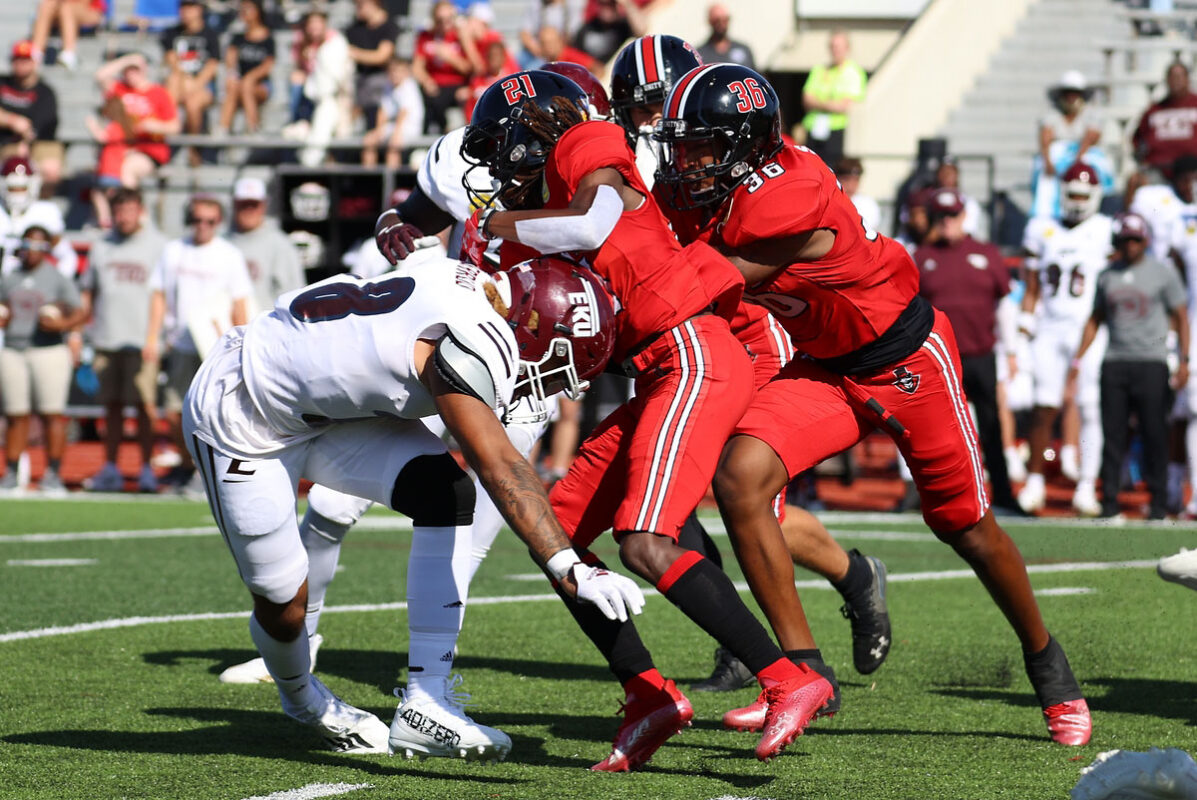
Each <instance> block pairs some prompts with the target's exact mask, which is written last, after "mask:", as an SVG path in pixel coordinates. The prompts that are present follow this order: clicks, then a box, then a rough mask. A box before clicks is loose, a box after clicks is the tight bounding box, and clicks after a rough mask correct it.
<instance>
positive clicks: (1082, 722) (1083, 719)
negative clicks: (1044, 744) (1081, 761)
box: [1043, 697, 1093, 747]
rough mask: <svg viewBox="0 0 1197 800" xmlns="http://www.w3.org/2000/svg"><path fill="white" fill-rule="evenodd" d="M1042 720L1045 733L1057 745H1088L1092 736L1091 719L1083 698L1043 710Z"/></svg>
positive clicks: (1087, 705)
mask: <svg viewBox="0 0 1197 800" xmlns="http://www.w3.org/2000/svg"><path fill="white" fill-rule="evenodd" d="M1043 718H1044V719H1045V720H1047V732H1048V733H1049V734H1051V737H1052V741H1053V742H1056V743H1057V744H1062V745H1067V746H1068V747H1080V746H1081V745H1084V744H1088V743H1089V737H1090V736H1091V735H1092V734H1093V718H1092V717H1091V716H1089V704H1088V703H1086V702H1085V698H1083V697H1082V698H1081V699H1079V700H1069V701H1067V702H1064V703H1056V704H1055V705H1054V706H1048V707H1047V708H1045V709H1043Z"/></svg>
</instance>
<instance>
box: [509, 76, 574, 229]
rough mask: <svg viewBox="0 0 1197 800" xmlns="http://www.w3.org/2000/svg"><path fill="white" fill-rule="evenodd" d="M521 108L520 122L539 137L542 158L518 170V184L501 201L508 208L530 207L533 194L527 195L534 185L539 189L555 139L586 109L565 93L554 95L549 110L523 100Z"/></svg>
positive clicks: (570, 126) (555, 142) (571, 125)
mask: <svg viewBox="0 0 1197 800" xmlns="http://www.w3.org/2000/svg"><path fill="white" fill-rule="evenodd" d="M522 111H523V116H521V117H520V124H521V125H523V126H524V127H525V128H527V130H528V132H529V133H531V134H532V135H533V136H535V137H536V138H537V139H539V140H540V142H541V144H542V146H543V147H544V159H543V162H542V163H541V165H540V166H538V167H533V168H532V169H530V170H528V171H527V172H521V173H520V176H519V182H520V185H519V187H518V188H517V189H514V190H513V191H511V192H510V193H509V194H508V196H507V197H506V198H505V199H504V205H506V206H507V207H508V208H528V207H530V206H528V202H529V201H530V200H532V199H533V198H531V197H529V195H530V194H531V193H532V191H533V187H535V188H536V190H537V191H539V187H540V177H541V174H542V173H543V172H544V164H546V163H548V160H549V155H550V154H551V153H552V152H553V148H554V147H555V146H556V145H557V140H558V139H560V138H561V136H562V135H563V134H564V133H565V132H566V131H567V130H569V129H570V128H572V127H573V126H575V125H578V124H580V123H583V122H585V121H586V120H587V119H588V115H587V113H586V112H585V111H583V110H582V109H581V108H579V107H578V106H577V104H575V103H574V102H573V101H572V100H570V99H569V98H568V97H561V96H556V97H554V98H553V105H552V109H551V110H549V109H545V108H542V107H540V106H538V105H536V104H535V103H524V105H523V108H522Z"/></svg>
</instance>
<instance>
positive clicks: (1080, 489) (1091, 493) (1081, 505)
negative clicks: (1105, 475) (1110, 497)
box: [1072, 481, 1101, 517]
mask: <svg viewBox="0 0 1197 800" xmlns="http://www.w3.org/2000/svg"><path fill="white" fill-rule="evenodd" d="M1072 508H1073V510H1074V511H1076V513H1078V514H1080V515H1081V516H1082V517H1096V516H1098V515H1100V514H1101V503H1100V502H1098V500H1097V487H1096V486H1094V485H1093V481H1081V482H1080V483H1078V484H1077V485H1076V491H1074V492H1073V493H1072Z"/></svg>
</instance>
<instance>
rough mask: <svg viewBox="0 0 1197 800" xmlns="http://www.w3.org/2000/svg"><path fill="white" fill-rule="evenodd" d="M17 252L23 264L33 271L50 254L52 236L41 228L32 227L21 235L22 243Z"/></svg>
mask: <svg viewBox="0 0 1197 800" xmlns="http://www.w3.org/2000/svg"><path fill="white" fill-rule="evenodd" d="M17 253H18V254H19V255H20V257H21V266H22V267H24V268H25V269H27V270H29V271H30V272H32V271H33V270H35V269H37V268H38V267H40V266H41V265H42V262H43V261H45V260H46V256H47V255H49V254H50V237H49V235H47V233H46V232H45V231H43V230H41V229H40V228H31V229H29V230H27V231H25V235H24V236H23V237H21V244H20V245H19V246H18V249H17Z"/></svg>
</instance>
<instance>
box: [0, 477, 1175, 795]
mask: <svg viewBox="0 0 1197 800" xmlns="http://www.w3.org/2000/svg"><path fill="white" fill-rule="evenodd" d="M368 522H369V523H370V524H368V525H365V526H362V527H361V528H359V529H358V530H355V531H354V532H353V533H351V534H350V536H349V538H348V540H347V542H346V545H345V548H344V550H343V554H342V564H343V566H344V569H343V571H342V572H341V573H340V575H339V576H338V578H337V580H336V582H335V583H334V584H333V586H332V589H331V590H330V592H329V597H328V603H329V604H330V606H332V608H329V609H327V610H326V614H325V616H324V617H323V618H322V621H321V632H322V633H323V634H324V635H325V637H326V643H325V646H324V649H323V650H321V652H320V659H319V664H318V669H317V672H318V674H320V676H321V677H322V679H323V680H324V681H325V682H326V683H327V684H328V685H329V686H330V687H331V688H332V689H333V690H334V691H336V692H337V693H338V694H340V695H341V696H342V697H344V698H345V699H346V700H348V701H349V702H351V703H354V704H355V705H358V706H361V707H364V708H367V709H369V710H371V711H373V712H375V713H377V714H378V715H379V716H380V717H382V718H383V719H384V720H386V721H389V720H390V718H391V716H392V715H393V712H394V708H395V703H396V701H395V699H394V698H393V697H392V695H391V691H392V689H393V688H394V687H395V686H396V685H399V684H401V682H402V680H403V677H402V675H403V669H402V668H403V665H404V663H405V645H406V633H405V623H406V619H405V614H404V612H403V610H402V607H401V604H399V603H397V602H396V601H399V600H402V598H403V597H404V596H405V593H404V571H405V568H406V562H407V550H408V544H409V536H408V535H407V534H406V533H405V532H404V531H403V527H404V525H403V521H402V520H400V519H399V518H397V517H394V516H387V515H372V516H371V517H369V518H368ZM714 524H715V526H717V523H714ZM211 525H212V523H211V519H210V517H209V515H208V510H207V506H206V505H205V504H200V503H189V502H184V501H173V500H171V501H167V500H155V501H141V502H134V501H129V502H103V501H98V500H78V501H71V502H58V503H52V502H44V501H35V500H28V501H4V502H0V570H2V572H0V576H2V580H0V602H2V604H3V609H4V612H3V614H2V615H0V676H3V680H2V682H0V798H21V800H36V799H39V798H45V799H46V800H49V799H50V798H55V799H57V798H228V800H241V799H242V798H250V797H257V798H261V797H271V798H279V799H280V800H281V798H286V799H287V800H306V799H307V798H314V797H320V796H326V795H329V794H330V793H332V792H334V791H335V792H340V793H344V794H339V795H338V796H345V797H348V798H350V800H370V799H371V798H529V799H531V800H537V799H539V798H545V800H556V799H557V798H589V797H595V798H598V797H610V798H669V799H673V798H677V799H678V800H682V798H685V799H686V800H690V799H691V798H698V799H699V800H705V799H706V798H720V797H732V798H745V797H758V798H778V799H780V798H853V799H854V800H870V799H871V798H919V800H929V799H931V798H969V799H971V798H977V799H978V800H979V799H981V798H1018V799H1019V800H1029V799H1038V798H1064V797H1066V796H1067V792H1068V789H1069V788H1070V787H1071V786H1072V785H1073V784H1074V783H1075V782H1076V779H1077V777H1078V774H1079V771H1080V769H1081V767H1083V766H1085V765H1087V764H1088V763H1090V762H1091V761H1092V760H1093V758H1094V756H1096V755H1097V753H1099V752H1101V751H1103V750H1108V749H1112V748H1124V749H1133V750H1145V749H1147V748H1148V747H1151V746H1153V745H1154V746H1160V747H1167V746H1172V747H1180V748H1182V749H1185V750H1187V751H1189V752H1190V753H1197V593H1193V592H1191V591H1188V590H1186V589H1184V588H1182V587H1179V586H1175V585H1172V584H1166V583H1164V582H1163V581H1161V580H1159V578H1158V577H1156V575H1155V572H1154V570H1153V569H1151V568H1150V566H1149V564H1150V563H1151V562H1152V561H1153V560H1154V559H1156V558H1158V557H1159V556H1160V555H1163V554H1167V553H1172V552H1175V551H1176V550H1177V549H1178V548H1179V547H1180V546H1181V545H1187V546H1190V547H1192V546H1194V544H1195V543H1197V541H1195V540H1197V531H1195V529H1194V528H1191V527H1181V526H1176V525H1173V526H1167V527H1154V526H1153V527H1146V526H1128V527H1124V528H1108V527H1106V528H1103V527H1096V526H1092V525H1088V526H1083V527H1082V526H1080V525H1079V524H1071V523H1068V524H1052V525H1046V524H1038V525H1036V524H1022V525H1018V526H1016V527H1014V528H1012V532H1013V535H1014V536H1015V538H1016V540H1017V542H1018V544H1019V546H1020V547H1021V548H1022V550H1023V553H1024V554H1025V556H1026V558H1027V561H1028V563H1029V564H1031V565H1033V569H1034V570H1035V571H1034V573H1033V574H1032V582H1033V584H1034V586H1035V589H1036V590H1037V591H1038V592H1041V596H1040V603H1041V605H1042V608H1043V611H1044V614H1045V616H1046V618H1047V621H1048V624H1049V626H1050V627H1051V628H1052V630H1053V631H1054V633H1055V634H1056V635H1057V638H1059V639H1060V640H1061V642H1062V643H1063V644H1064V645H1065V647H1066V648H1067V650H1068V653H1069V656H1070V658H1071V660H1072V664H1073V667H1074V669H1075V671H1076V673H1077V675H1078V677H1079V678H1080V679H1081V682H1082V684H1083V685H1084V687H1085V689H1086V692H1087V694H1088V696H1089V700H1090V704H1091V706H1092V709H1093V716H1094V724H1095V731H1094V737H1093V742H1092V743H1091V744H1090V745H1088V746H1087V747H1084V748H1079V749H1065V748H1062V747H1059V746H1056V745H1053V744H1052V743H1051V742H1050V741H1048V739H1047V737H1046V733H1045V728H1044V726H1043V723H1042V720H1041V718H1040V714H1039V709H1038V706H1037V704H1036V702H1035V699H1034V696H1033V694H1032V692H1031V689H1030V685H1029V684H1028V682H1027V680H1026V677H1025V674H1024V672H1023V667H1022V660H1021V656H1020V654H1019V651H1018V645H1017V642H1016V640H1015V639H1014V636H1013V634H1012V633H1011V632H1010V631H1009V629H1008V627H1007V626H1006V624H1005V622H1004V620H1003V619H1002V618H1001V616H1000V614H999V613H998V611H997V610H996V608H995V607H994V606H993V604H992V603H991V602H990V601H989V599H988V597H987V596H986V595H985V593H984V591H983V590H982V588H981V587H980V585H979V583H978V582H977V581H976V579H975V578H972V577H970V576H969V575H968V574H964V573H962V572H961V570H962V569H963V564H962V563H961V562H959V561H958V560H957V559H956V558H955V556H954V555H953V554H952V552H951V551H950V550H949V549H948V548H946V547H944V546H943V545H941V544H939V543H937V542H935V541H934V540H933V539H932V537H931V536H930V535H929V534H927V533H926V529H925V528H924V527H923V526H922V524H921V523H920V522H919V521H918V520H917V519H915V518H913V517H904V518H899V517H885V518H882V517H876V518H874V517H867V516H863V517H862V516H857V517H852V516H843V515H841V516H838V517H836V516H834V515H833V516H832V517H830V519H829V526H830V527H832V528H833V530H834V531H835V533H836V535H837V536H838V537H839V538H840V539H841V541H843V542H844V543H845V546H850V547H859V548H860V549H862V550H863V551H865V552H866V553H870V554H875V555H877V556H880V557H881V558H882V559H883V560H885V562H886V563H887V564H888V566H889V568H890V571H891V573H892V574H893V576H894V579H893V580H892V582H891V584H890V599H891V612H892V615H893V622H894V633H895V644H894V648H893V651H892V653H891V655H890V658H889V661H888V662H887V663H886V664H885V665H884V666H883V667H882V668H881V669H880V670H879V671H878V672H877V673H875V674H874V675H872V676H869V677H868V678H862V677H861V676H859V675H857V674H856V673H855V672H853V670H852V668H851V653H850V640H849V635H848V626H847V623H846V622H845V621H844V620H843V619H842V618H841V617H840V615H839V613H838V611H837V606H838V605H839V597H838V595H836V594H835V593H834V592H833V591H830V590H828V588H827V587H826V585H825V584H824V585H819V584H818V583H817V582H815V581H811V582H810V588H804V589H803V598H804V601H805V602H806V604H807V608H808V614H809V616H810V618H811V620H812V625H813V627H814V629H815V634H816V636H818V637H819V638H820V641H821V643H822V645H823V650H824V654H825V655H826V656H827V659H828V661H829V663H831V664H832V665H833V666H834V667H835V669H836V671H837V673H838V674H839V676H840V681H841V685H842V687H843V698H844V706H843V711H842V712H841V714H840V715H839V716H837V717H836V718H834V719H832V720H824V721H820V722H818V723H816V724H814V725H813V726H812V727H811V728H810V730H809V732H808V734H807V735H806V736H804V737H802V738H801V739H798V740H797V741H796V742H795V743H794V744H793V745H791V746H790V748H789V749H788V750H787V751H786V753H785V754H784V755H783V756H782V757H781V758H779V759H777V760H775V761H773V762H771V763H769V764H760V763H758V762H757V761H756V760H755V759H754V758H753V756H752V748H753V746H754V745H755V743H756V735H754V734H747V733H733V732H729V731H724V730H722V729H721V727H720V724H719V717H720V714H721V713H722V712H723V711H724V710H725V709H726V708H728V707H731V706H732V705H741V704H744V703H747V702H749V701H750V700H751V699H752V698H753V697H754V693H753V691H752V690H747V689H746V690H742V691H740V692H738V693H734V694H731V695H714V696H712V695H708V694H692V695H691V699H692V701H693V702H694V706H695V711H696V717H695V722H694V727H693V728H691V729H688V730H687V731H686V732H684V733H683V734H682V735H681V736H678V737H675V738H674V739H672V740H671V741H670V742H669V743H667V744H666V745H665V746H664V747H663V748H662V749H661V750H660V751H659V752H658V753H657V755H656V757H655V758H654V759H653V761H652V762H651V763H650V764H649V765H648V767H647V769H645V770H644V771H643V772H639V773H634V774H631V775H607V774H595V773H590V772H587V771H586V769H585V768H586V767H588V766H589V765H590V764H592V763H594V762H595V761H598V760H599V759H601V758H602V757H603V756H604V755H605V754H606V753H607V749H608V746H609V741H610V737H611V735H612V734H613V733H614V731H615V728H616V726H617V718H616V717H615V716H614V713H615V711H616V710H617V708H618V702H617V701H618V699H619V697H620V694H621V692H620V691H619V689H618V686H617V685H616V684H615V682H614V681H613V680H612V679H611V678H610V677H609V675H608V673H607V671H606V669H605V667H604V666H603V665H602V663H601V661H600V659H599V657H598V655H597V653H596V652H595V651H594V650H593V648H592V647H591V645H590V643H589V642H588V641H587V640H586V639H585V638H584V637H583V636H582V634H581V633H580V632H579V631H578V630H577V628H576V626H575V625H574V623H573V621H572V619H571V618H570V617H569V615H568V614H567V613H566V611H565V610H564V609H563V608H561V607H560V605H559V603H558V602H557V601H556V600H555V598H551V597H547V595H548V593H549V590H548V587H547V585H546V584H545V583H544V582H543V580H529V579H528V578H527V576H528V575H529V574H530V573H533V572H534V571H535V568H534V567H533V565H532V564H531V562H530V561H529V560H528V557H527V554H526V551H525V550H524V549H523V547H522V545H520V543H519V542H518V540H516V539H515V537H514V536H511V535H509V534H505V535H503V536H501V537H500V539H499V541H498V542H497V543H496V546H495V549H494V551H493V552H492V554H491V556H490V558H489V560H488V561H487V563H486V564H484V565H483V567H482V569H481V571H480V572H479V574H478V577H477V580H476V582H475V584H474V586H473V588H472V595H473V598H475V599H479V598H486V600H485V601H484V602H474V603H473V604H472V605H471V606H470V608H469V611H468V613H467V616H466V628H465V632H464V634H463V636H462V639H461V645H460V651H461V657H460V658H459V660H458V665H457V666H458V668H459V669H460V671H461V672H462V673H463V675H464V676H465V679H466V684H465V686H466V688H467V690H469V691H470V692H471V693H472V694H473V699H474V702H475V703H476V704H477V705H476V706H475V707H474V708H473V710H472V713H473V715H474V717H475V718H476V719H478V720H479V721H481V722H484V723H486V724H489V725H494V726H497V727H501V728H503V729H504V730H506V731H507V732H508V733H509V734H510V735H511V737H512V739H513V740H514V748H513V750H512V753H511V755H510V757H509V759H508V760H507V761H506V762H505V763H501V764H497V765H482V764H472V763H462V762H456V761H448V760H428V761H422V762H421V761H404V760H402V759H396V758H390V757H387V756H366V757H361V756H346V755H341V754H335V753H331V752H329V751H325V750H322V749H320V747H319V745H318V740H317V739H316V737H315V736H314V735H313V734H312V732H311V731H310V730H308V729H306V728H303V727H302V726H300V725H298V724H295V723H293V722H291V721H290V720H288V719H286V718H285V717H284V716H283V715H282V713H281V711H280V710H279V707H278V700H277V695H276V693H275V691H274V689H273V688H272V687H269V686H228V685H224V684H221V683H219V682H218V681H217V679H216V675H217V674H218V673H219V672H220V671H221V670H222V669H223V668H224V667H226V666H228V665H229V664H232V663H235V662H238V661H241V660H244V659H246V658H249V657H250V656H251V655H252V645H251V644H250V640H249V635H248V632H247V630H246V622H245V611H246V609H247V608H248V596H247V594H246V593H245V590H244V589H243V588H242V586H241V584H240V582H239V580H238V578H237V574H236V570H235V568H234V566H233V563H232V559H231V558H230V557H229V555H228V552H227V551H226V549H225V547H224V544H223V543H222V541H221V539H220V537H219V536H218V535H217V534H216V532H215V528H213V527H210V526H211ZM133 531H140V532H141V534H140V535H138V536H136V537H130V536H129V535H128V533H129V532H133ZM83 532H100V533H97V534H93V535H87V536H78V535H71V534H79V533H83ZM30 534H53V535H48V536H31V535H30ZM717 541H720V542H722V543H724V544H726V541H727V540H726V539H725V538H723V539H717ZM608 547H609V542H608ZM724 549H725V551H727V550H729V548H727V547H725V548H724ZM607 554H608V555H609V554H610V553H609V551H608V552H607ZM612 563H614V560H612ZM1039 570H1042V571H1039ZM809 577H810V576H807V575H800V576H799V578H800V579H803V580H804V583H803V586H804V587H805V586H806V585H807V584H806V583H805V579H807V578H809ZM736 578H737V579H739V574H738V573H736ZM347 606H357V608H346V607H347ZM338 607H339V608H338ZM101 621H109V622H108V623H107V626H106V627H100V626H96V625H89V623H98V622H101ZM71 626H76V627H74V628H72V627H71ZM640 627H641V629H642V633H643V636H644V638H645V641H646V642H647V643H648V644H649V646H650V648H651V649H652V650H653V651H654V653H655V655H656V658H657V663H658V666H660V668H661V670H662V671H663V672H664V673H665V674H666V675H668V676H670V677H674V678H676V679H677V680H678V682H679V683H683V682H684V681H690V680H693V679H696V678H700V677H704V676H705V675H706V674H707V673H708V672H709V670H710V666H711V654H712V650H713V643H712V642H711V641H710V640H709V639H708V638H707V637H706V636H705V635H704V634H703V633H701V632H700V631H699V630H698V629H697V628H696V627H694V626H693V625H692V624H691V623H689V622H688V621H687V620H686V619H685V618H683V617H682V616H681V615H680V614H679V613H678V612H677V611H676V610H675V609H674V608H673V607H672V606H671V605H670V604H669V603H667V602H665V601H664V600H663V599H661V598H659V597H651V598H650V600H649V603H648V607H647V608H646V610H645V614H644V616H643V617H642V618H641V621H640ZM321 784H327V785H332V786H329V787H325V788H321V787H320V786H318V785H321ZM338 784H339V785H340V786H336V785H338ZM289 790H299V791H293V792H292V793H290V794H283V793H285V792H288V791H289ZM276 793H277V794H276Z"/></svg>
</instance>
